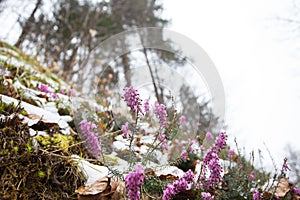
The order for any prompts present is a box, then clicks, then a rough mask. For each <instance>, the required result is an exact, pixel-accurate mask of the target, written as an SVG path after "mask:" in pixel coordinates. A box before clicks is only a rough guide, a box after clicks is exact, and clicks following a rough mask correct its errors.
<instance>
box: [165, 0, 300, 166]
mask: <svg viewBox="0 0 300 200" xmlns="http://www.w3.org/2000/svg"><path fill="white" fill-rule="evenodd" d="M164 7H165V11H164V17H167V18H171V19H172V23H171V25H170V26H169V29H170V30H173V31H176V32H179V33H181V34H184V35H185V36H187V37H189V38H190V39H192V40H194V41H195V42H197V43H198V44H199V45H200V46H201V47H202V48H203V49H204V50H205V51H206V52H207V53H208V55H209V56H210V58H211V59H212V60H213V62H214V63H215V65H216V67H217V69H218V71H219V73H220V76H221V78H222V81H223V84H224V87H225V93H226V105H227V107H226V119H227V124H228V126H229V128H228V134H229V136H230V139H229V140H230V142H231V143H233V139H234V137H237V141H238V142H239V143H240V147H242V146H245V147H246V149H247V151H248V152H249V151H251V150H255V151H256V152H257V149H258V148H260V149H261V150H263V151H266V147H265V146H264V143H265V144H266V146H267V147H268V148H269V149H270V151H271V154H272V155H273V156H274V158H275V159H276V161H277V163H281V162H282V161H281V158H283V157H284V153H285V152H284V149H285V147H286V145H287V144H288V143H290V144H292V145H293V147H294V148H296V149H298V150H299V149H300V145H299V141H300V132H299V126H300V116H299V114H300V50H299V49H297V48H298V46H296V45H295V44H296V43H297V42H299V40H297V39H296V38H295V37H294V36H295V34H294V33H291V26H289V25H288V24H286V23H282V21H281V20H278V19H277V18H278V17H280V18H284V17H289V16H293V14H292V12H294V11H295V10H296V8H295V7H294V6H293V4H292V0H286V1H282V0H226V1H224V0H209V1H207V0H185V1H181V0H166V1H164ZM299 11H300V9H299ZM299 35H300V29H299ZM299 37H300V36H299ZM265 159H267V158H265ZM266 162H269V160H266Z"/></svg>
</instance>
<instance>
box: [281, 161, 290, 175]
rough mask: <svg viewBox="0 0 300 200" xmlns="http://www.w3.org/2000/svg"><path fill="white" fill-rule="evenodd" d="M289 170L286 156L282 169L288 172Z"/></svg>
mask: <svg viewBox="0 0 300 200" xmlns="http://www.w3.org/2000/svg"><path fill="white" fill-rule="evenodd" d="M288 170H290V168H289V166H288V165H287V158H284V162H283V165H282V171H283V172H287V171H288Z"/></svg>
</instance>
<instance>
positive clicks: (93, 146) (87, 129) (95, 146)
mask: <svg viewBox="0 0 300 200" xmlns="http://www.w3.org/2000/svg"><path fill="white" fill-rule="evenodd" d="M79 124H80V131H81V134H82V137H83V138H82V139H83V140H85V141H86V144H87V147H88V150H89V151H90V153H91V154H93V156H94V157H96V158H97V159H100V158H101V147H100V143H99V140H98V134H97V133H95V132H93V129H96V128H97V126H96V125H95V124H94V123H92V122H88V121H87V120H85V119H84V120H82V121H81V122H80V123H79Z"/></svg>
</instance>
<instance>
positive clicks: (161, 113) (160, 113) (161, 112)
mask: <svg viewBox="0 0 300 200" xmlns="http://www.w3.org/2000/svg"><path fill="white" fill-rule="evenodd" d="M154 106H155V107H154V114H155V115H156V117H158V119H159V124H160V126H161V127H163V128H165V127H166V126H167V116H168V114H167V108H166V106H165V105H164V104H160V103H158V102H155V105H154Z"/></svg>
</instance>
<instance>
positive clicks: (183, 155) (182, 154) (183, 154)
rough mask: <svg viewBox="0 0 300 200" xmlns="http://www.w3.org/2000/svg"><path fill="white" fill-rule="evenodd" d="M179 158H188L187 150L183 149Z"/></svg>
mask: <svg viewBox="0 0 300 200" xmlns="http://www.w3.org/2000/svg"><path fill="white" fill-rule="evenodd" d="M180 158H181V159H182V160H184V161H186V160H187V159H188V158H189V155H188V152H187V151H186V150H183V151H182V152H181V154H180Z"/></svg>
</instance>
